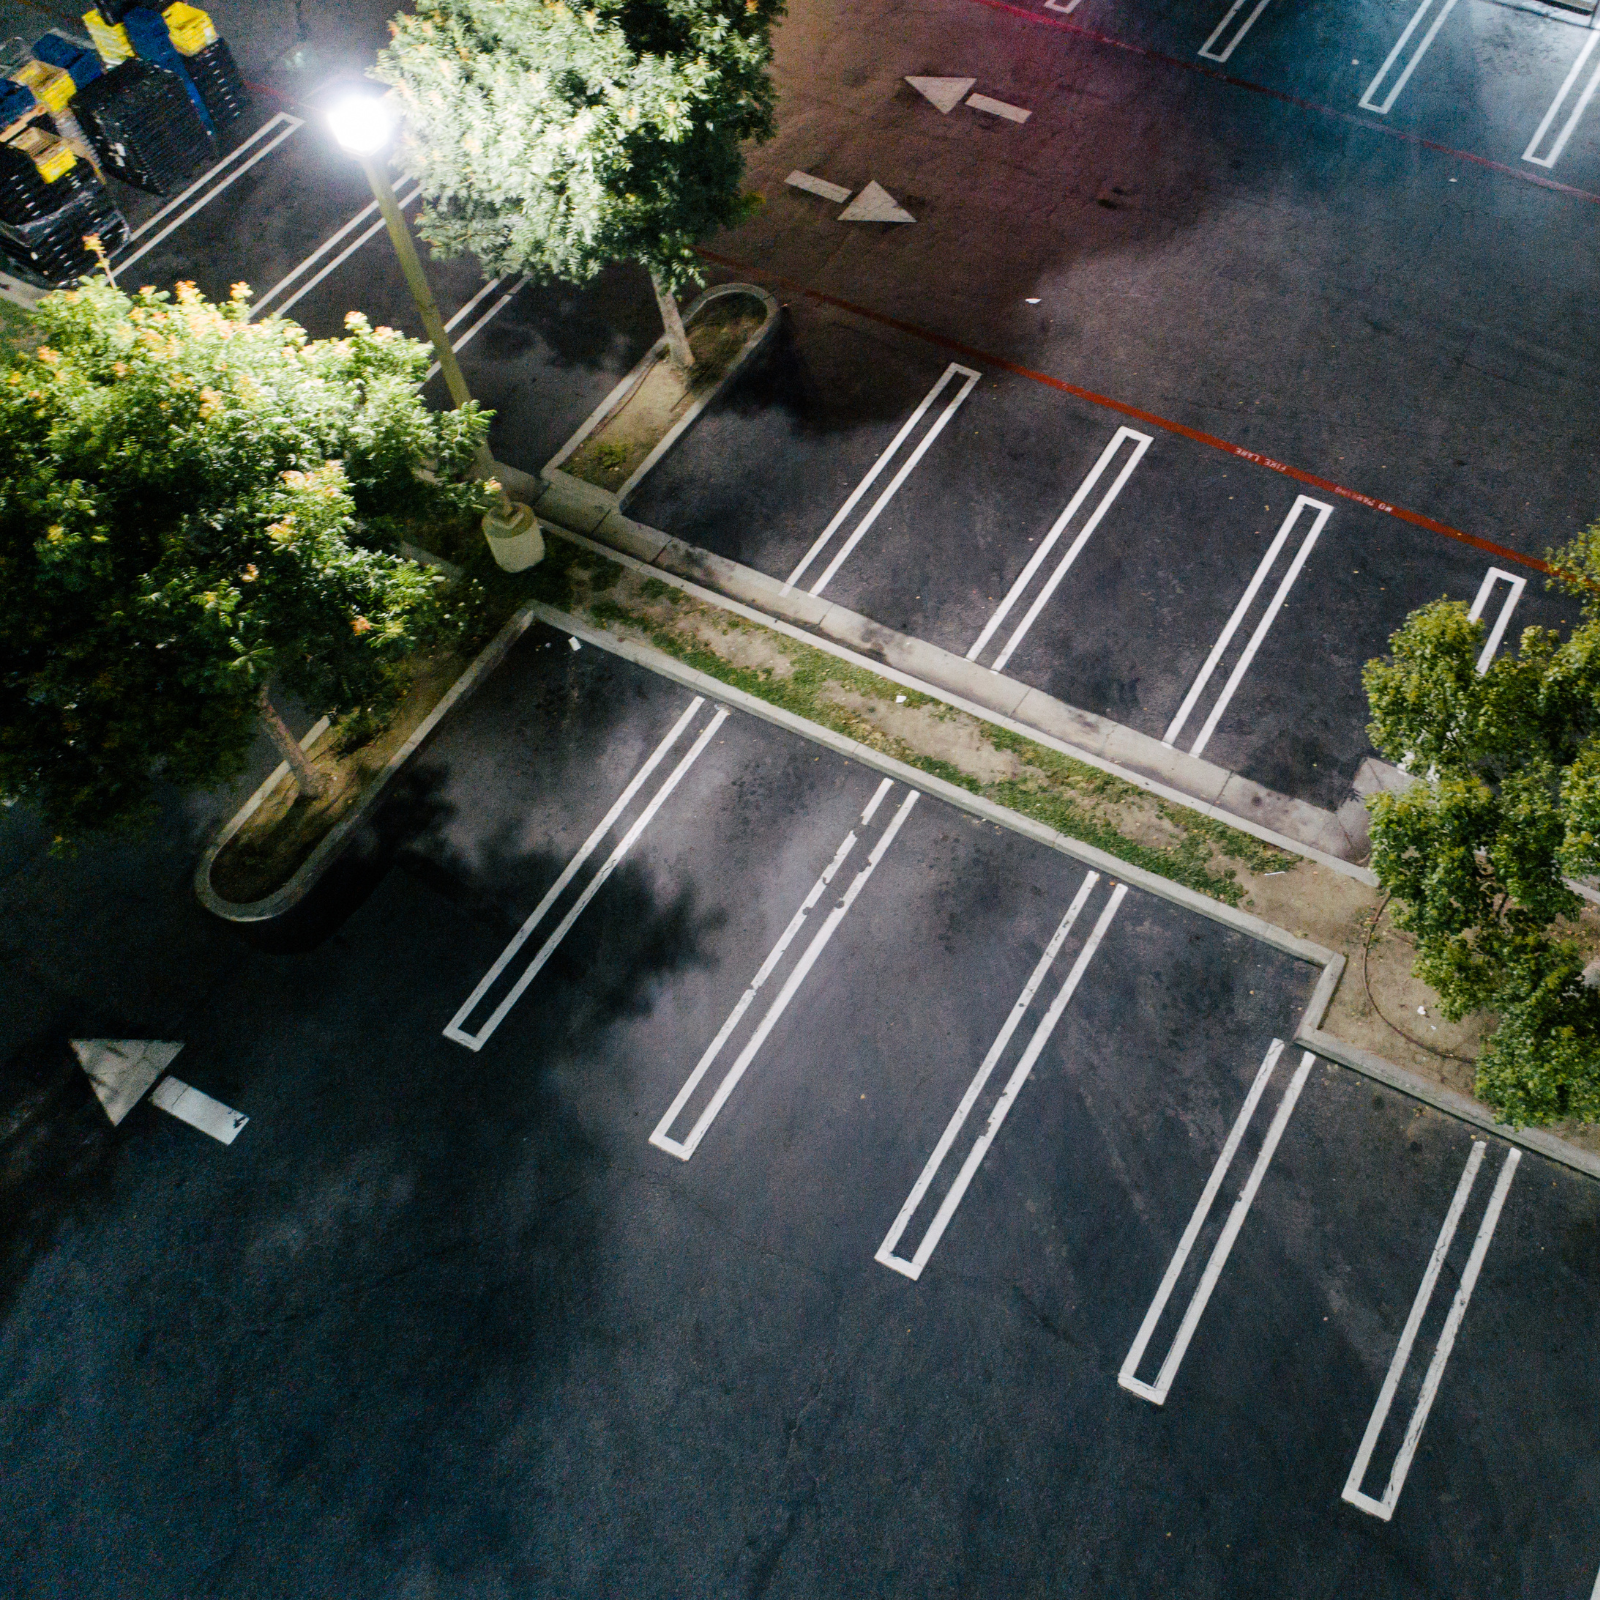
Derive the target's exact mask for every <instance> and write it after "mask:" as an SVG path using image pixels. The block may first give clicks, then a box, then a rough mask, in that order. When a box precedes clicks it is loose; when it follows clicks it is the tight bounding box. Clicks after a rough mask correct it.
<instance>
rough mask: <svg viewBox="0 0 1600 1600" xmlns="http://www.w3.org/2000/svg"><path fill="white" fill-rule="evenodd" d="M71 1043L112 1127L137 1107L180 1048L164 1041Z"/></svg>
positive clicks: (135, 1040)
mask: <svg viewBox="0 0 1600 1600" xmlns="http://www.w3.org/2000/svg"><path fill="white" fill-rule="evenodd" d="M71 1044H72V1050H73V1054H74V1055H76V1056H77V1058H78V1062H79V1065H80V1066H82V1068H83V1070H84V1071H85V1072H86V1073H87V1074H88V1075H89V1082H90V1084H91V1085H93V1087H94V1092H95V1096H96V1098H97V1099H98V1100H99V1101H100V1104H101V1105H102V1106H104V1107H105V1112H106V1115H107V1116H108V1117H110V1118H111V1121H112V1124H113V1125H115V1124H116V1123H119V1122H121V1121H122V1119H123V1118H124V1117H125V1116H127V1114H128V1113H129V1112H130V1111H132V1110H133V1108H134V1107H135V1106H136V1105H138V1103H139V1102H140V1101H141V1100H142V1099H143V1098H144V1096H145V1093H146V1091H147V1090H148V1089H149V1087H150V1085H151V1084H152V1083H154V1082H155V1081H156V1079H157V1078H159V1077H160V1076H161V1074H162V1073H163V1072H165V1071H166V1070H167V1067H168V1066H169V1065H170V1064H171V1062H172V1058H173V1057H174V1056H175V1055H177V1053H178V1052H179V1051H180V1050H181V1049H183V1046H182V1045H181V1044H174V1043H173V1042H172V1041H171V1040H168V1039H74V1040H72V1041H71Z"/></svg>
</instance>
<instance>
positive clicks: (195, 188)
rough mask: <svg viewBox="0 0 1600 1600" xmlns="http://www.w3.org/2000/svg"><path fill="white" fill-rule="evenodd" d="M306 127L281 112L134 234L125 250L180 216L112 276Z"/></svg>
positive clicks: (126, 258) (127, 258)
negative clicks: (267, 141)
mask: <svg viewBox="0 0 1600 1600" xmlns="http://www.w3.org/2000/svg"><path fill="white" fill-rule="evenodd" d="M303 127H305V122H304V120H303V119H302V118H300V117H294V116H290V114H289V113H288V112H287V111H280V112H279V113H278V114H277V115H276V116H275V117H273V118H271V119H270V120H269V121H267V122H264V123H262V125H261V126H260V127H259V128H257V129H256V131H255V132H254V133H253V134H251V135H250V137H249V138H248V139H246V140H245V141H244V143H243V144H241V145H239V146H238V148H237V149H234V150H230V151H229V152H228V153H227V155H225V156H224V157H223V158H222V159H221V160H220V161H218V162H217V163H215V165H213V166H210V167H207V168H206V170H205V171H204V172H202V173H201V174H200V176H199V177H198V178H196V179H195V180H194V182H193V183H191V184H190V185H189V187H188V188H187V189H185V190H184V191H183V192H182V194H179V195H175V196H174V197H173V198H172V199H171V200H169V201H168V202H167V203H166V205H164V206H162V208H161V209H160V210H159V211H158V212H156V214H155V215H154V216H153V217H150V218H149V219H148V220H147V221H145V222H143V223H141V224H140V225H139V226H138V227H137V228H135V229H134V230H133V232H132V233H130V234H129V235H128V238H127V241H126V243H125V244H124V246H123V248H124V249H126V248H127V247H128V245H131V244H135V243H137V242H138V241H139V240H140V239H143V238H144V236H145V234H147V233H148V232H149V231H150V230H151V229H152V228H154V227H156V226H157V225H158V224H159V223H161V222H163V221H165V219H166V218H167V217H171V216H172V213H173V212H174V211H179V212H180V214H179V215H178V216H175V217H172V221H171V222H169V223H167V226H166V227H164V228H162V230H161V232H160V233H158V234H156V236H155V237H154V238H153V239H148V240H146V241H145V243H143V244H141V245H140V246H139V248H138V249H137V250H135V251H134V252H133V254H132V255H129V256H124V257H123V259H122V260H121V261H118V262H116V263H115V264H114V265H113V267H112V269H111V270H112V276H113V277H114V276H115V275H116V274H117V273H119V272H121V271H122V270H123V269H124V268H125V267H131V266H132V265H133V263H134V262H135V261H137V260H138V259H139V258H140V257H141V256H142V255H144V254H145V252H146V251H148V250H153V249H155V247H156V246H157V245H158V244H160V243H161V241H162V240H163V239H165V238H166V237H167V235H168V234H169V233H171V232H173V230H174V229H176V228H181V227H182V226H183V224H184V223H186V222H187V221H188V220H189V219H190V218H191V217H193V216H195V215H196V214H197V213H198V212H201V211H203V210H204V209H205V208H206V207H207V206H208V205H210V204H211V202H212V201H213V200H215V199H216V198H217V196H218V195H219V194H221V193H223V191H224V190H226V189H227V188H228V186H229V185H230V184H232V183H234V182H235V181H236V180H238V179H239V178H242V177H243V176H244V175H245V173H247V172H248V171H249V170H250V169H251V168H252V167H253V166H254V165H255V164H256V163H257V162H258V161H264V160H265V159H266V158H267V157H268V156H270V155H271V154H272V152H273V151H274V150H276V149H277V148H278V146H279V145H280V144H282V143H283V141H284V140H285V139H287V138H290V137H291V136H292V135H293V134H296V133H298V132H299V131H300V129H301V128H303ZM271 133H276V135H277V137H276V138H274V139H273V140H272V141H271V143H270V144H267V145H264V146H263V147H262V148H261V149H259V150H257V151H256V152H255V154H254V155H252V156H250V158H249V160H247V161H245V162H243V163H242V164H241V165H238V166H235V165H234V163H236V162H238V161H239V158H240V157H241V156H243V155H245V154H246V153H247V152H248V151H249V150H250V148H251V147H252V146H253V145H255V144H257V143H259V142H260V141H261V140H263V139H265V138H266V137H267V135H268V134H271ZM229 167H232V168H233V170H232V171H231V172H228V176H227V177H226V178H225V179H224V180H223V181H222V182H221V183H219V184H217V186H216V187H215V188H214V189H210V190H208V192H207V193H205V194H204V195H202V196H201V197H200V199H198V200H196V201H194V203H193V204H192V205H188V206H187V208H186V209H182V210H181V211H180V208H183V207H185V203H186V202H187V201H189V200H190V198H191V197H192V196H193V195H195V194H198V193H199V191H200V190H201V189H203V188H205V187H206V185H207V184H209V183H210V182H211V181H212V179H214V178H216V177H218V176H219V175H220V174H221V173H223V172H225V171H227V169H228V168H229Z"/></svg>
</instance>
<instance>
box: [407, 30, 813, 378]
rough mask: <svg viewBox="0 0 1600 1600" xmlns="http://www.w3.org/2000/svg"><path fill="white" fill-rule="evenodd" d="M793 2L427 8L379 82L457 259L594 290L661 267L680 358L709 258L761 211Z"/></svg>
mask: <svg viewBox="0 0 1600 1600" xmlns="http://www.w3.org/2000/svg"><path fill="white" fill-rule="evenodd" d="M782 10H783V6H782V4H781V0H592V3H590V4H588V5H568V4H564V3H562V0H423V3H422V4H420V5H419V6H418V7H417V10H416V13H415V14H414V15H401V16H398V17H396V18H395V19H394V20H393V22H391V24H390V29H391V32H392V34H393V42H392V43H391V44H390V45H389V47H388V48H387V49H386V50H384V51H382V52H381V53H380V55H379V57H378V64H377V67H376V68H375V73H376V76H377V77H378V78H379V79H381V80H382V81H384V82H386V83H390V84H392V85H394V87H395V89H396V90H397V91H398V93H399V96H400V101H401V105H402V108H403V111H404V117H405V134H404V138H403V140H402V142H401V147H400V162H401V165H402V166H403V167H404V169H405V170H406V171H407V172H408V173H410V174H411V176H412V177H414V178H416V179H417V181H418V182H419V183H420V185H421V187H422V194H423V198H424V201H425V202H426V204H425V206H424V209H423V212H422V215H421V218H420V221H419V227H420V230H421V232H422V234H423V236H424V237H425V238H426V239H428V240H429V242H430V243H431V244H432V245H433V247H434V248H435V249H436V250H438V251H439V252H440V253H441V254H445V255H453V254H455V253H457V252H459V251H462V250H470V251H472V252H473V253H474V254H475V255H476V256H477V257H478V259H479V260H480V261H481V262H482V263H483V265H484V268H485V270H486V271H489V272H493V273H512V272H516V273H528V274H530V275H531V276H533V277H535V278H539V279H547V278H561V279H566V280H569V281H572V282H582V281H583V280H585V279H588V278H591V277H593V276H594V274H595V273H597V272H598V271H599V270H600V269H601V268H602V267H605V266H608V265H610V264H611V263H612V262H618V261H632V262H637V263H638V264H639V265H640V266H642V267H644V268H645V270H646V271H647V272H649V274H650V279H651V282H652V283H653V284H654V286H655V290H656V298H657V300H658V302H659V304H660V307H661V314H662V320H663V323H664V325H665V327H666V330H667V337H668V342H669V346H670V348H671V350H672V353H673V356H674V358H675V359H676V360H677V361H679V363H680V364H681V365H683V366H689V365H692V362H693V357H692V355H691V353H690V350H689V344H688V340H687V338H686V337H685V336H684V331H683V323H682V320H681V319H680V317H679V314H678V307H677V302H676V300H675V299H674V295H675V294H676V293H677V292H678V291H679V290H680V289H682V288H684V287H685V286H686V285H688V284H689V283H691V282H693V281H694V280H695V279H696V278H697V277H698V272H697V261H696V257H695V246H696V245H697V244H698V243H699V242H700V240H702V239H703V238H705V237H706V236H707V235H708V234H709V233H711V232H712V231H714V230H715V229H717V228H722V227H727V226H728V225H730V224H732V223H734V222H737V221H739V220H740V218H742V217H743V216H745V215H747V214H748V211H749V209H750V207H751V205H752V203H753V202H752V200H751V199H750V198H749V197H747V196H746V195H744V194H743V192H742V191H741V187H740V186H741V183H742V181H743V176H744V154H743V150H742V148H741V146H742V144H743V142H744V141H745V140H749V139H767V138H770V137H771V135H772V132H773V106H774V102H775V96H774V91H773V87H772V81H771V78H770V77H769V75H768V71H767V69H768V65H769V63H770V61H771V58H772V44H771V29H772V24H773V22H774V21H775V20H776V19H777V18H778V17H779V16H780V15H781V14H782Z"/></svg>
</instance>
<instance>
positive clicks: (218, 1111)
mask: <svg viewBox="0 0 1600 1600" xmlns="http://www.w3.org/2000/svg"><path fill="white" fill-rule="evenodd" d="M150 1104H151V1105H153V1106H160V1107H161V1109H162V1110H163V1111H165V1112H166V1113H167V1114H168V1115H169V1116H174V1117H176V1118H177V1119H178V1121H179V1122H187V1123H188V1124H189V1126H190V1127H191V1128H198V1129H199V1130H200V1131H201V1133H209V1134H210V1135H211V1137H212V1138H213V1139H215V1140H217V1141H218V1142H219V1143H220V1144H232V1143H233V1141H234V1140H235V1139H236V1138H238V1136H239V1130H240V1129H241V1128H242V1127H243V1126H244V1125H245V1123H247V1122H248V1121H249V1120H250V1119H249V1117H247V1116H246V1115H245V1114H244V1112H242V1111H234V1110H232V1109H231V1108H230V1107H228V1106H225V1105H223V1103H222V1102H221V1101H220V1100H213V1099H212V1098H211V1096H210V1095H208V1094H202V1093H201V1092H200V1091H199V1090H198V1089H195V1088H191V1087H190V1085H188V1084H187V1083H185V1082H184V1081H183V1080H182V1079H181V1078H167V1079H164V1080H163V1082H162V1084H161V1087H160V1088H159V1089H157V1090H156V1092H155V1093H154V1094H153V1095H151V1096H150Z"/></svg>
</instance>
